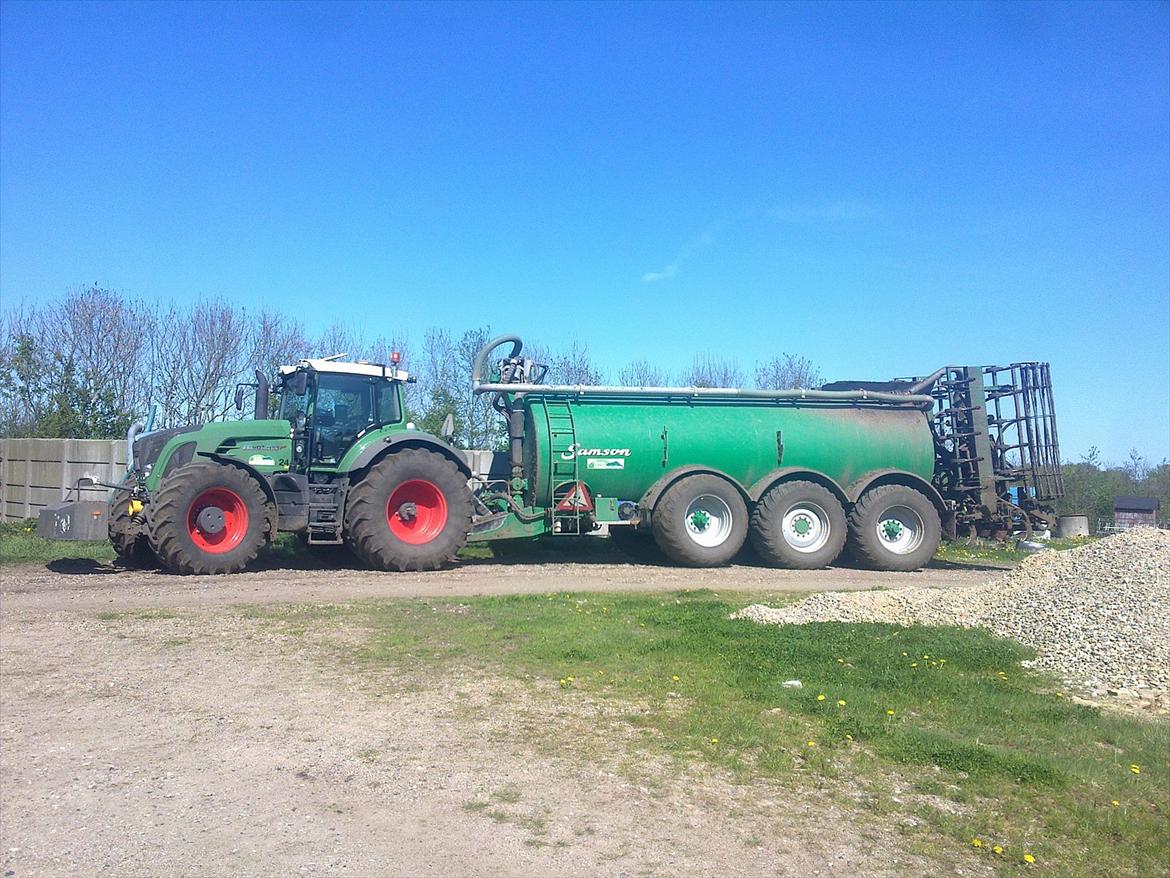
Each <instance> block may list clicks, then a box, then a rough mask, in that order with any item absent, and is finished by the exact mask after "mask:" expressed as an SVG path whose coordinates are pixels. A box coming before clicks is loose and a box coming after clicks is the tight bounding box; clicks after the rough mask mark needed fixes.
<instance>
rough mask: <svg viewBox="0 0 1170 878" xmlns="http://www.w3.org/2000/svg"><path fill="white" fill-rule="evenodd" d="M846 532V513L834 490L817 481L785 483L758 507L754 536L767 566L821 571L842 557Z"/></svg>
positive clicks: (754, 515)
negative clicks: (834, 494)
mask: <svg viewBox="0 0 1170 878" xmlns="http://www.w3.org/2000/svg"><path fill="white" fill-rule="evenodd" d="M845 532H846V524H845V510H844V509H842V508H841V504H840V503H839V502H837V498H836V497H834V496H833V493H832V492H831V491H829V490H828V489H827V488H823V487H821V486H820V485H818V484H816V483H815V482H784V483H782V484H779V485H776V486H775V487H773V488H771V489H770V490H769V491H768V493H767V494H765V495H764V496H763V498H762V499H761V500H760V502H759V503H757V504H756V508H755V511H754V512H753V513H752V522H751V531H750V535H751V541H752V546H753V547H754V548H755V550H756V551H757V552H758V553H759V555H760V557H761V558H762V559H763V560H764V561H765V562H766V563H768V564H773V565H775V566H777V567H789V568H792V569H793V570H817V569H819V568H821V567H827V566H829V565H830V564H832V563H833V561H834V560H835V559H836V557H837V556H838V555H840V554H841V549H842V548H843V547H844V546H845Z"/></svg>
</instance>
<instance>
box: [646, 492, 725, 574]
mask: <svg viewBox="0 0 1170 878" xmlns="http://www.w3.org/2000/svg"><path fill="white" fill-rule="evenodd" d="M651 520H652V525H653V531H654V540H655V541H656V542H657V543H658V547H659V548H660V549H662V551H663V552H665V553H666V557H667V558H669V559H670V560H672V561H674V562H676V563H678V564H685V565H686V566H688V567H718V566H719V565H720V564H726V563H727V562H728V561H730V560H731V559H732V558H733V557H735V554H736V552H738V551H739V550H740V548H742V546H743V543H744V540H745V539H746V538H747V527H748V513H747V504H745V503H744V502H743V497H741V496H740V493H739V490H738V489H737V488H736V487H735V486H734V485H731V484H729V483H728V482H726V481H724V480H723V479H721V478H719V477H718V476H711V475H705V474H701V475H694V476H686V477H684V478H682V479H679V481H677V482H675V483H674V484H673V485H671V486H670V487H669V488H667V489H666V491H665V492H664V493H663V495H662V497H660V498H659V500H658V503H657V504H656V505H655V507H654V514H653V517H652V519H651Z"/></svg>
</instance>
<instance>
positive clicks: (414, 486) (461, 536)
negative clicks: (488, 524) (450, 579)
mask: <svg viewBox="0 0 1170 878" xmlns="http://www.w3.org/2000/svg"><path fill="white" fill-rule="evenodd" d="M392 500H393V502H394V507H395V508H393V509H392V508H391V501H392ZM471 513H472V508H471V491H470V490H468V487H467V477H466V476H465V475H464V474H463V473H462V472H460V470H459V468H458V467H457V466H455V464H453V463H452V462H451V461H450V460H448V459H447V458H445V457H443V456H442V455H441V454H437V453H435V452H433V451H426V450H424V449H421V448H410V449H407V450H405V451H399V452H397V453H391V454H388V455H387V456H386V457H384V458H382V459H381V460H380V461H378V462H377V463H376V464H374V465H373V466H372V467H370V471H369V472H368V473H366V476H365V478H363V479H362V480H361V481H360V482H358V483H357V485H355V486H354V487H353V489H352V490H350V492H349V500H348V501H347V502H346V507H345V536H346V543H347V544H348V545H349V547H350V549H351V550H352V551H353V553H354V554H355V555H357V556H358V558H360V559H361V560H362V561H363V562H364V563H365V564H366V565H368V566H369V567H373V568H374V569H376V570H438V569H439V568H440V567H442V566H443V565H444V564H448V563H450V562H451V561H452V560H454V558H455V555H456V553H457V552H458V551H459V550H460V549H462V548H463V546H464V545H465V544H466V543H467V535H468V533H469V532H470V531H471Z"/></svg>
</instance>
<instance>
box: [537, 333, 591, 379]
mask: <svg viewBox="0 0 1170 878" xmlns="http://www.w3.org/2000/svg"><path fill="white" fill-rule="evenodd" d="M533 359H535V357H534V358H533ZM545 362H546V363H547V364H548V378H547V379H546V380H547V381H548V383H549V384H603V383H605V376H604V375H603V374H602V372H601V369H599V368H598V367H597V366H596V365H595V364H594V362H593V359H592V358H591V357H590V356H589V346H588V345H585V344H582V343H581V342H580V341H579V340H578V339H576V338H574V339H573V340H572V341H571V342H569V346H568V347H567V348H565V349H564V350H560V351H555V352H553V353H552V354H551V355H547V357H546V359H545Z"/></svg>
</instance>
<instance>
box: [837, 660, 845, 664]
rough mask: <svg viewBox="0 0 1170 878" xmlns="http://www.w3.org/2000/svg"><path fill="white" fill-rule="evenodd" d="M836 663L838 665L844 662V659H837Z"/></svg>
mask: <svg viewBox="0 0 1170 878" xmlns="http://www.w3.org/2000/svg"><path fill="white" fill-rule="evenodd" d="M837 664H839V665H843V664H845V659H837Z"/></svg>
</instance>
